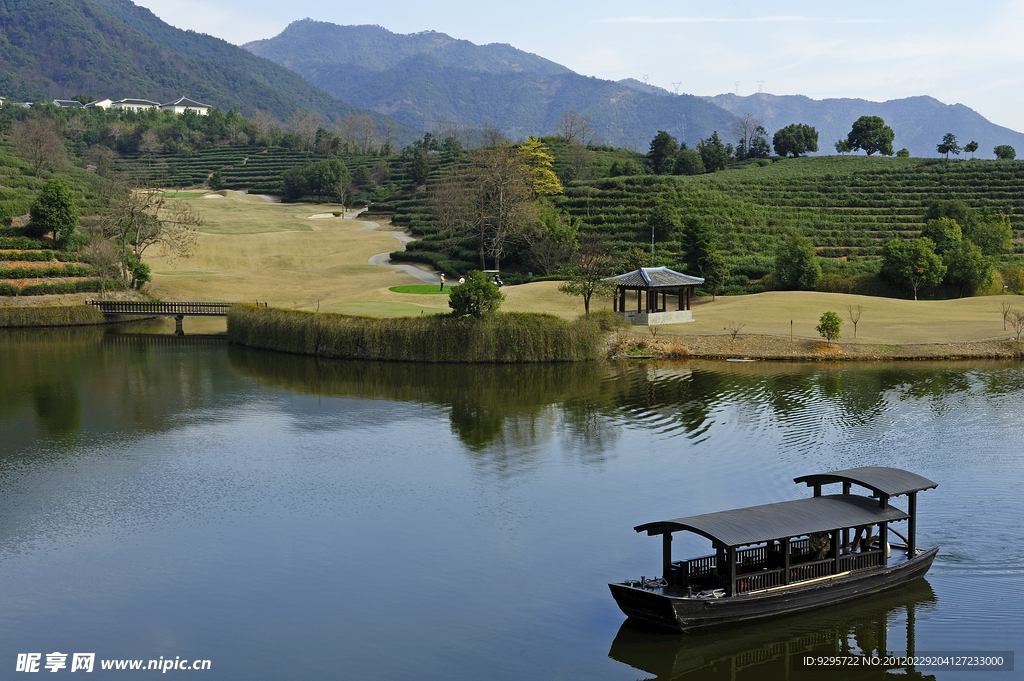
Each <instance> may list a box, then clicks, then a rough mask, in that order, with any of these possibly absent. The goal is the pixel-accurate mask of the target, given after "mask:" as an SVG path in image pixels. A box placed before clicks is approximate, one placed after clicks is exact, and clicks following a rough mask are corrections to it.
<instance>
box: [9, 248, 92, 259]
mask: <svg viewBox="0 0 1024 681" xmlns="http://www.w3.org/2000/svg"><path fill="white" fill-rule="evenodd" d="M51 260H59V261H60V262H76V261H77V260H78V258H77V255H76V254H75V253H66V252H64V251H51V250H45V251H19V252H17V253H0V261H2V262H50V261H51Z"/></svg>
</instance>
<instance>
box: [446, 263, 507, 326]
mask: <svg viewBox="0 0 1024 681" xmlns="http://www.w3.org/2000/svg"><path fill="white" fill-rule="evenodd" d="M504 300H505V296H504V295H503V294H502V293H501V289H499V288H498V285H497V284H495V283H494V282H493V281H491V279H490V277H488V276H487V275H486V274H484V273H483V272H481V271H479V270H472V271H470V272H467V273H466V281H465V282H464V283H462V284H459V285H458V286H457V287H455V288H453V289H452V292H451V295H450V296H448V305H449V307H451V308H452V314H453V315H455V316H456V317H465V316H470V317H484V316H487V315H491V314H494V313H495V312H497V311H498V308H499V307H501V303H502V301H504Z"/></svg>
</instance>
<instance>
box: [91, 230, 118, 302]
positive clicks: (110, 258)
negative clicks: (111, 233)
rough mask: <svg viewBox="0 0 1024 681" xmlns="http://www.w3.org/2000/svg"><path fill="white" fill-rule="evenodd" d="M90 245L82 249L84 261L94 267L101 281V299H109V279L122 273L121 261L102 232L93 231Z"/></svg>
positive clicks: (112, 245)
mask: <svg viewBox="0 0 1024 681" xmlns="http://www.w3.org/2000/svg"><path fill="white" fill-rule="evenodd" d="M90 236H91V238H90V240H89V243H88V244H87V245H86V246H85V248H83V249H82V259H83V260H84V261H85V262H87V263H89V264H90V265H91V266H92V269H93V272H94V273H95V274H96V276H98V277H99V279H100V298H101V299H102V298H106V297H107V279H110V278H112V277H115V276H117V275H118V274H120V273H121V259H120V256H119V254H118V252H117V249H116V248H114V244H113V243H111V242H110V240H109V239H105V238H104V237H103V234H102V232H101V231H93V232H92V234H91V235H90Z"/></svg>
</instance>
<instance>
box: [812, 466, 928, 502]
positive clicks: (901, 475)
mask: <svg viewBox="0 0 1024 681" xmlns="http://www.w3.org/2000/svg"><path fill="white" fill-rule="evenodd" d="M793 482H795V483H798V484H799V483H801V482H805V483H807V486H808V487H813V486H814V485H816V484H821V485H827V484H830V483H833V482H851V483H853V484H855V485H861V486H862V487H867V488H868V489H870V490H871V491H872V492H874V493H875V494H881V495H884V496H887V497H896V496H899V495H901V494H910V493H911V492H920V491H921V490H925V489H932V488H934V487H938V486H939V483H937V482H932V481H931V480H929V479H928V478H925V477H922V476H920V475H918V474H917V473H911V472H910V471H905V470H903V469H901V468H886V467H885V466H862V467H860V468H847V469H845V470H841V471H832V472H830V473H816V474H814V475H802V476H800V477H799V478H793Z"/></svg>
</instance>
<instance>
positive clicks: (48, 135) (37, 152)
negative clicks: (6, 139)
mask: <svg viewBox="0 0 1024 681" xmlns="http://www.w3.org/2000/svg"><path fill="white" fill-rule="evenodd" d="M11 140H12V141H13V142H14V150H15V152H16V153H17V154H18V155H19V156H21V157H22V158H24V159H25V160H26V161H28V162H29V163H30V164H31V165H32V169H33V171H34V172H35V175H36V177H39V176H40V175H42V174H43V171H44V170H52V169H55V168H59V167H60V166H63V165H64V164H65V163H66V162H67V157H66V156H65V154H64V138H63V136H62V135H61V133H60V130H59V129H58V128H57V124H56V123H54V122H53V121H51V120H50V119H49V118H47V117H46V116H43V115H42V114H36V115H35V116H32V117H31V118H26V119H25V120H23V121H18V122H17V123H15V125H14V128H13V129H12V130H11Z"/></svg>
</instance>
